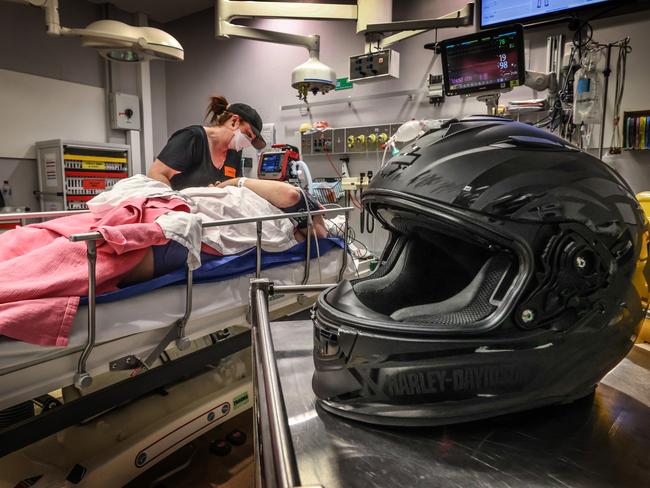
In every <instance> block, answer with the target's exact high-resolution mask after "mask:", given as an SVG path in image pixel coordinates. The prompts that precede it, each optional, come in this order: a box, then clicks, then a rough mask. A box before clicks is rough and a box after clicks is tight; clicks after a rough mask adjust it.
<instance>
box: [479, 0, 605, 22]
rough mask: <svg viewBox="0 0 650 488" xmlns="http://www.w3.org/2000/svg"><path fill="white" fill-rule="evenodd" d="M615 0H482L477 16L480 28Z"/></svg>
mask: <svg viewBox="0 0 650 488" xmlns="http://www.w3.org/2000/svg"><path fill="white" fill-rule="evenodd" d="M613 1H617V0H482V1H481V5H480V11H479V17H480V24H481V28H483V27H495V26H497V25H503V24H507V23H521V22H524V23H525V22H528V21H531V20H542V19H544V18H546V17H551V16H555V15H559V14H562V13H566V14H573V13H575V11H576V10H577V9H582V8H585V7H590V6H592V5H602V4H605V3H611V2H613Z"/></svg>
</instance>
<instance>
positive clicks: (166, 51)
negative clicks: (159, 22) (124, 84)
mask: <svg viewBox="0 0 650 488" xmlns="http://www.w3.org/2000/svg"><path fill="white" fill-rule="evenodd" d="M72 30H74V31H78V35H80V36H81V45H82V46H84V47H93V48H96V49H97V50H98V51H99V54H100V55H101V56H103V57H105V58H107V59H110V60H111V61H122V62H138V61H147V60H152V59H162V60H166V61H182V60H183V47H182V46H181V45H180V43H179V42H178V41H177V40H176V39H174V38H173V37H172V36H171V35H169V34H167V33H166V32H165V31H162V30H160V29H155V28H153V27H135V26H132V25H128V24H125V23H123V22H118V21H116V20H98V21H96V22H93V23H92V24H90V25H89V26H88V27H86V28H85V29H72Z"/></svg>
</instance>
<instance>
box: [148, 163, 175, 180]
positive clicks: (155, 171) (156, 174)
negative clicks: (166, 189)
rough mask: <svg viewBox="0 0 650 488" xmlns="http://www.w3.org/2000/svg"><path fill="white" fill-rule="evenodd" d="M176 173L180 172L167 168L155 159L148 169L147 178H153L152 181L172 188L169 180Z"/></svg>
mask: <svg viewBox="0 0 650 488" xmlns="http://www.w3.org/2000/svg"><path fill="white" fill-rule="evenodd" d="M178 173H180V171H176V170H175V169H173V168H170V167H169V166H167V165H166V164H165V163H163V162H162V161H161V160H160V159H156V160H155V161H154V162H153V164H152V165H151V167H150V168H149V172H148V173H147V176H148V177H149V178H153V179H154V180H158V181H161V182H163V183H164V184H165V185H167V186H172V184H171V179H172V178H173V177H174V175H177V174H178Z"/></svg>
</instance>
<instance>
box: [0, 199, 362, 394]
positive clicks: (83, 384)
mask: <svg viewBox="0 0 650 488" xmlns="http://www.w3.org/2000/svg"><path fill="white" fill-rule="evenodd" d="M353 209H354V207H340V208H330V209H324V210H314V211H310V212H307V211H305V212H292V213H282V214H275V215H264V216H261V217H245V218H237V219H227V220H219V221H214V222H204V223H203V224H202V228H204V229H206V228H211V227H222V226H225V225H238V224H244V223H250V222H255V223H256V229H257V233H256V245H255V247H256V261H255V277H256V278H259V277H260V275H261V266H262V222H266V221H271V220H281V219H292V218H299V217H307V216H308V214H311V216H316V215H329V214H337V213H345V232H344V236H343V258H342V262H341V268H340V271H339V281H340V280H341V278H342V276H343V274H344V272H345V269H346V268H347V258H348V256H347V254H348V234H347V231H348V219H349V213H350V212H351V211H352V210H353ZM84 213H88V211H87V210H73V211H55V212H22V213H13V214H0V221H3V220H17V219H18V218H20V219H23V220H27V219H39V218H55V217H64V216H66V217H67V216H69V215H77V214H84ZM69 239H70V240H71V241H72V242H85V243H86V259H87V261H88V333H87V338H86V343H85V344H84V347H83V351H82V353H81V356H80V357H79V360H78V362H77V372H76V374H75V376H74V384H75V386H76V387H77V388H79V389H83V388H87V387H89V386H90V385H91V384H92V377H91V375H90V374H89V373H88V371H87V367H86V365H87V362H88V358H89V357H90V354H91V352H92V350H93V348H94V347H95V341H96V335H97V334H96V308H97V304H96V298H97V296H96V267H97V241H101V240H103V237H102V235H101V233H99V232H86V233H80V234H73V235H71V236H70V237H69ZM310 241H311V237H309V236H308V237H307V245H306V254H305V275H304V278H303V283H306V282H307V281H309V270H310V266H309V264H310V259H311V246H310ZM186 286H187V288H186V299H185V313H184V315H183V317H181V318H180V319H178V320H176V321H175V322H174V323H173V324H171V326H170V327H169V330H168V331H167V334H166V335H165V337H164V338H163V339H162V341H161V342H160V343H159V344H158V346H156V347H155V348H154V349H153V350H152V351H151V353H149V355H148V356H147V358H146V359H144V360H142V359H140V358H139V357H138V356H135V355H128V356H125V357H123V358H119V359H117V360H114V361H111V362H110V364H109V368H110V369H111V370H113V371H117V370H123V369H136V368H144V369H147V368H150V367H151V366H152V365H153V363H154V362H155V361H156V359H157V358H158V357H159V356H160V354H161V353H162V352H163V351H164V350H165V349H166V348H167V346H168V345H169V344H170V343H171V342H172V341H174V340H175V341H176V346H177V347H178V348H179V349H180V350H183V349H185V348H186V347H187V346H188V345H189V340H188V339H187V338H186V337H185V326H186V325H187V322H188V320H189V318H190V315H191V312H192V289H193V277H192V272H190V270H189V268H188V270H187V282H186Z"/></svg>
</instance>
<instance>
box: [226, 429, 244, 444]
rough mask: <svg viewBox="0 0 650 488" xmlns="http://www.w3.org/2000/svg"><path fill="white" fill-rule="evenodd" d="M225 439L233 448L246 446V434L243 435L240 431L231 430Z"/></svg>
mask: <svg viewBox="0 0 650 488" xmlns="http://www.w3.org/2000/svg"><path fill="white" fill-rule="evenodd" d="M226 439H228V442H230V443H231V444H232V445H233V446H242V445H244V444H246V434H244V433H243V432H242V431H241V430H233V431H232V432H231V433H230V434H228V435H227V436H226Z"/></svg>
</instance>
